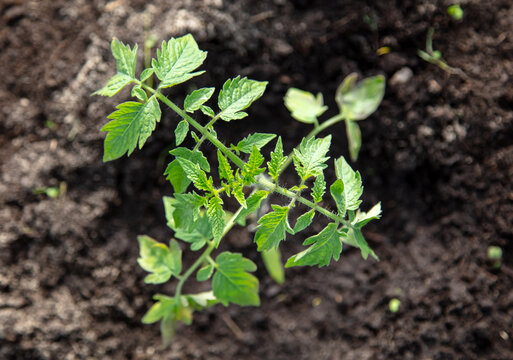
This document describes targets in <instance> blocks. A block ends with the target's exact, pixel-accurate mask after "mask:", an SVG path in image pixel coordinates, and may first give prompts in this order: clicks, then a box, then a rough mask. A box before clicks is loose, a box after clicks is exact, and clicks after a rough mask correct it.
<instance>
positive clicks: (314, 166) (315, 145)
mask: <svg viewBox="0 0 513 360" xmlns="http://www.w3.org/2000/svg"><path fill="white" fill-rule="evenodd" d="M330 144H331V135H328V136H326V137H325V138H322V139H315V138H309V139H306V138H304V139H303V140H302V141H301V144H300V145H299V149H294V155H293V160H294V166H295V167H296V171H297V173H298V175H299V176H300V177H301V179H302V180H306V179H308V178H309V177H311V176H314V177H315V176H318V175H320V174H321V173H322V170H324V169H325V168H326V167H327V165H326V164H325V162H326V161H327V160H328V159H329V157H326V153H327V152H328V151H329V149H330Z"/></svg>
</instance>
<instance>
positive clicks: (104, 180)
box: [0, 0, 513, 360]
mask: <svg viewBox="0 0 513 360" xmlns="http://www.w3.org/2000/svg"><path fill="white" fill-rule="evenodd" d="M147 3H148V2H147V1H143V0H116V1H111V2H106V1H104V0H93V1H86V0H75V1H67V0H54V1H39V0H25V1H24V0H3V1H1V2H0V49H2V50H1V51H0V64H2V66H1V67H0V78H1V79H2V81H1V83H0V120H1V121H0V149H1V150H0V268H1V269H2V270H1V271H0V359H241V358H244V359H294V360H299V359H345V360H364V359H373V360H374V359H432V360H451V359H480V360H481V359H491V360H492V359H494V360H499V359H500V360H511V359H513V341H512V339H511V338H512V336H513V328H512V326H513V287H512V284H513V239H512V238H513V186H512V182H511V178H512V176H513V140H512V139H513V85H512V84H513V81H512V77H513V32H512V29H513V4H512V2H511V1H510V0H495V1H480V0H466V1H461V3H462V6H463V8H464V11H465V14H464V18H463V20H462V21H460V22H457V21H454V20H452V19H450V18H449V17H448V16H447V15H446V13H445V9H446V7H447V5H449V4H450V3H451V2H450V1H428V0H403V1H363V0H347V1H328V0H326V1H320V0H318V1H306V0H290V1H287V0H274V1H270V0H268V1H257V0H239V1H227V0H197V1H188V0H174V1H165V0H155V1H152V2H151V3H152V4H151V5H148V4H147ZM145 14H150V15H151V18H152V22H151V27H150V30H149V31H150V32H151V33H153V34H155V35H156V36H157V38H158V39H159V41H160V40H162V39H167V38H169V37H170V36H180V35H183V34H184V33H186V32H192V33H193V34H194V35H195V36H196V38H197V39H198V41H199V42H200V47H201V48H202V49H206V50H208V51H209V58H208V60H207V62H206V69H207V70H208V71H207V74H208V75H206V76H203V77H202V78H198V81H197V83H198V84H199V85H203V84H204V83H205V84H209V85H216V86H217V87H219V86H220V85H221V84H222V83H223V82H224V80H225V79H226V78H228V77H232V76H235V75H237V74H242V75H247V76H250V77H252V78H256V79H259V80H267V81H269V83H270V84H269V88H268V91H267V93H266V95H265V96H264V97H263V98H262V100H259V102H258V103H256V104H255V105H254V106H253V107H252V109H251V110H250V112H251V116H250V118H249V119H248V120H244V121H240V122H235V123H230V124H228V125H229V126H228V125H226V126H222V127H221V129H219V133H220V134H222V137H223V139H224V140H226V141H227V142H229V141H235V140H237V139H239V138H240V137H241V135H242V134H247V133H249V132H252V131H261V132H265V131H273V132H274V131H278V132H280V133H281V134H284V135H283V136H284V140H285V145H286V146H287V148H288V149H290V148H291V147H292V146H294V144H295V143H296V142H297V141H298V140H299V139H300V138H301V137H302V136H304V135H305V134H306V133H307V132H308V130H309V129H308V128H307V127H306V126H304V125H302V124H299V123H295V122H294V121H292V120H291V119H290V117H289V115H288V114H287V111H286V109H285V108H284V106H283V105H282V97H283V95H284V94H285V91H286V89H287V88H288V87H290V86H295V87H299V88H304V89H307V90H309V91H312V92H317V91H321V92H322V93H323V94H324V96H325V99H326V101H327V103H328V104H329V105H330V107H331V109H334V108H335V105H334V101H333V100H331V98H332V95H333V93H334V91H335V89H336V86H337V85H338V83H339V82H340V81H341V80H342V79H343V78H344V76H346V75H347V74H349V73H350V72H353V71H356V72H358V73H360V74H362V75H364V76H368V75H374V74H384V75H386V76H387V79H388V87H387V92H386V96H385V99H384V101H383V104H382V106H381V107H380V109H379V110H378V112H377V113H376V114H375V115H373V116H372V117H371V118H370V119H368V120H366V121H364V122H362V123H361V127H362V133H363V148H362V152H361V155H360V159H359V161H358V162H357V163H356V164H355V166H356V167H357V168H358V169H359V170H360V171H361V172H362V175H363V178H364V183H365V190H366V195H365V200H366V204H367V206H370V205H371V204H373V203H374V202H376V201H378V200H381V201H382V204H383V210H384V215H383V218H382V220H381V221H379V222H376V223H375V224H373V225H372V226H369V227H368V230H367V231H366V236H367V238H368V239H369V242H370V243H371V245H372V246H373V247H374V250H375V251H376V252H377V253H378V254H379V256H380V258H381V261H380V262H375V261H373V260H368V261H364V260H362V259H361V257H360V254H359V252H358V251H355V250H351V249H345V250H344V253H343V256H342V258H341V260H340V261H339V262H338V263H336V264H333V265H332V266H330V267H328V268H323V269H321V270H319V269H316V268H304V269H293V270H288V271H287V281H286V283H285V285H283V286H278V285H276V284H274V283H273V282H272V281H271V280H270V279H269V278H268V276H267V275H266V274H265V271H263V270H259V271H258V276H259V278H260V279H261V293H262V306H261V307H260V308H240V307H237V306H231V307H229V308H224V307H222V306H217V307H215V308H213V309H211V310H210V311H207V312H204V313H201V314H198V315H196V316H195V322H194V324H193V325H192V326H190V327H184V328H183V329H181V330H180V331H179V333H178V335H177V337H176V339H175V340H174V342H173V343H172V345H171V346H170V347H169V348H168V349H161V347H160V339H159V329H158V327H157V326H147V325H142V324H141V322H140V319H141V317H142V315H143V314H144V313H145V311H146V310H147V308H148V307H149V306H150V304H151V303H152V300H151V297H152V295H153V294H154V293H156V292H171V291H172V284H170V285H167V286H147V285H145V284H144V283H143V281H142V279H143V277H144V275H145V274H144V272H143V270H142V269H140V268H139V267H138V266H137V263H136V258H137V255H138V254H137V252H138V249H137V242H136V236H137V234H141V233H147V234H149V235H152V236H154V237H156V238H159V239H161V240H162V241H165V240H166V239H168V238H169V237H170V236H171V233H170V231H169V230H168V229H167V228H166V226H165V221H164V216H163V209H162V205H161V200H160V198H161V196H162V195H164V194H169V193H170V190H171V189H170V186H169V185H168V184H166V183H165V181H164V179H163V177H162V176H161V174H162V172H163V167H164V166H165V164H166V161H167V160H168V159H167V158H165V155H166V151H165V149H166V146H167V145H168V144H170V143H171V142H172V131H173V130H174V127H175V124H176V122H177V117H176V116H175V115H173V114H171V113H169V112H165V113H164V116H163V120H162V122H161V123H160V124H159V128H158V130H157V132H156V133H155V135H154V136H153V137H152V139H151V140H150V142H149V143H148V144H147V145H146V146H145V148H144V149H143V150H142V151H137V152H136V153H135V154H134V155H133V156H131V157H130V158H129V159H126V158H124V159H122V160H119V161H115V162H112V163H108V164H103V163H102V162H101V153H102V139H103V136H104V135H103V134H101V133H100V132H99V128H100V127H101V125H102V124H103V123H105V116H106V115H107V114H108V113H109V112H110V111H111V110H112V108H113V106H114V105H115V104H116V103H117V102H119V101H121V100H122V99H124V98H125V96H126V95H127V94H126V93H124V94H121V95H120V96H118V97H116V98H115V99H105V98H100V97H90V96H89V95H90V94H91V93H92V92H93V91H94V90H96V89H97V88H99V87H101V86H102V85H103V83H104V82H105V81H106V79H107V78H108V77H109V76H110V75H112V72H113V66H114V63H113V59H112V58H111V56H110V53H109V42H110V39H111V38H112V37H113V36H117V37H119V38H120V39H121V40H123V41H128V42H130V43H134V42H138V43H139V44H142V42H143V41H144V34H145V23H146V21H145V18H147V16H146V15H145ZM431 26H434V27H435V28H436V33H435V38H434V46H435V48H436V49H439V50H441V51H442V53H443V55H444V58H445V59H446V60H447V62H448V63H449V64H450V65H451V66H453V67H457V68H459V69H461V70H462V71H463V73H464V75H448V74H447V73H445V72H444V71H442V70H441V69H439V68H438V67H436V66H434V65H431V64H428V63H426V62H424V61H423V60H421V59H420V58H418V57H417V55H416V51H417V49H418V48H423V47H424V42H425V36H426V33H427V30H428V28H429V27H431ZM382 46H389V47H390V49H391V52H390V53H389V54H387V55H382V56H378V55H377V53H376V50H377V49H378V48H380V47H382ZM404 68H408V69H409V70H411V78H409V79H407V81H404V80H405V79H404V76H403V77H402V78H401V76H399V75H398V74H403V75H404V74H407V73H408V71H407V70H404ZM401 69H403V70H402V71H401ZM186 90H187V89H186V87H181V88H180V89H178V90H174V92H171V93H170V96H172V97H174V98H175V99H176V100H177V101H178V102H181V99H183V96H184V94H185V92H186ZM332 113H333V112H332ZM333 133H334V135H335V138H336V141H335V145H334V146H333V148H332V153H331V154H332V156H333V157H335V156H339V155H347V150H346V149H347V145H346V142H345V131H344V127H343V125H340V126H337V127H336V128H334V129H333ZM206 149H207V150H208V148H206ZM59 184H62V185H61V186H65V188H66V192H65V194H63V195H62V196H61V197H59V198H58V199H51V198H49V197H47V196H46V195H36V194H34V189H36V188H42V187H48V186H59ZM321 225H322V224H318V226H319V227H320V226H321ZM251 239H252V236H251V234H249V233H248V232H247V231H245V230H243V229H235V230H234V231H233V232H232V235H231V236H229V237H228V239H227V241H226V242H227V245H226V246H227V247H230V248H232V249H234V250H237V251H243V252H244V253H245V254H246V256H249V257H251V258H252V259H254V260H255V261H257V262H258V264H259V265H260V266H261V265H262V264H261V262H260V260H259V259H258V255H257V253H256V251H255V249H254V246H253V245H252V244H251ZM301 241H302V239H301V238H299V237H296V238H294V239H290V240H289V241H288V243H287V244H286V246H285V247H284V251H285V252H286V253H287V254H291V253H292V252H293V251H294V250H297V248H298V244H300V243H301ZM490 245H498V246H501V247H502V248H503V251H504V258H503V264H502V267H501V268H500V269H499V270H492V269H491V268H490V266H489V264H488V262H487V257H486V252H487V248H488V246H490ZM190 259H192V258H190ZM190 259H189V258H188V260H190ZM393 297H397V298H399V299H400V300H401V307H400V310H399V312H397V313H395V314H392V313H390V312H389V311H388V302H389V300H390V299H391V298H393ZM234 324H235V325H234Z"/></svg>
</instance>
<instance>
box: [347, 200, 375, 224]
mask: <svg viewBox="0 0 513 360" xmlns="http://www.w3.org/2000/svg"><path fill="white" fill-rule="evenodd" d="M380 217H381V203H380V202H378V203H377V204H376V205H374V206H373V207H372V208H371V209H370V210H369V211H368V212H364V211H360V210H358V212H357V213H356V217H355V219H354V221H353V224H354V226H356V227H357V228H360V229H361V228H362V227H364V226H365V225H367V223H368V222H369V221H371V220H375V219H379V218H380Z"/></svg>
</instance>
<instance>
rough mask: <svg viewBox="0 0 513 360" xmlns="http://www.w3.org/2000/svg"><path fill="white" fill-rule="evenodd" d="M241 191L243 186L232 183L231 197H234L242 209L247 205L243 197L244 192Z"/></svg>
mask: <svg viewBox="0 0 513 360" xmlns="http://www.w3.org/2000/svg"><path fill="white" fill-rule="evenodd" d="M242 190H243V186H242V185H241V184H240V183H238V182H236V183H233V185H232V194H233V196H234V197H235V199H237V201H238V202H239V204H240V205H241V206H242V207H243V208H246V207H247V206H248V205H247V203H246V197H245V196H244V192H243V191H242Z"/></svg>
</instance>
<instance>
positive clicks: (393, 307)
mask: <svg viewBox="0 0 513 360" xmlns="http://www.w3.org/2000/svg"><path fill="white" fill-rule="evenodd" d="M400 306H401V300H399V299H398V298H392V299H390V301H389V302H388V310H390V312H391V313H392V314H395V313H396V312H398V311H399V308H400Z"/></svg>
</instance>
